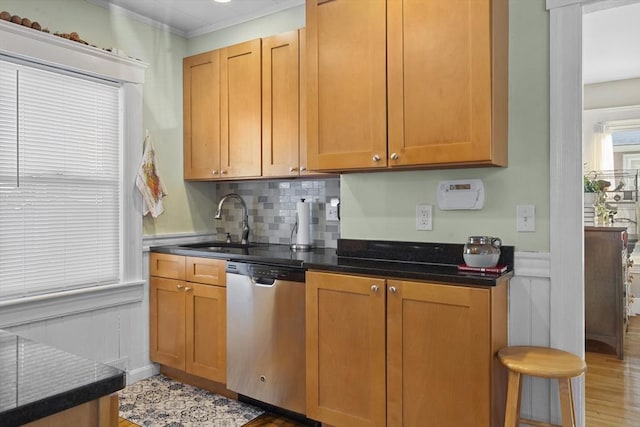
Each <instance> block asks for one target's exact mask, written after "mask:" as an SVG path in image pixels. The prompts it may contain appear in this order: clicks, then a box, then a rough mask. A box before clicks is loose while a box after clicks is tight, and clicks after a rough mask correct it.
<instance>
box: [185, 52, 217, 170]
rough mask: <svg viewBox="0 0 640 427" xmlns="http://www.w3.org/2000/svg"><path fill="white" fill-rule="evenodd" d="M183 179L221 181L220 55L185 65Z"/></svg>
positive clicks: (193, 58)
mask: <svg viewBox="0 0 640 427" xmlns="http://www.w3.org/2000/svg"><path fill="white" fill-rule="evenodd" d="M182 76H183V92H184V93H183V102H184V105H183V108H184V111H183V118H184V123H183V126H184V141H183V146H184V179H194V180H196V179H212V178H218V177H220V53H219V52H218V51H217V50H214V51H212V52H206V53H202V54H200V55H195V56H190V57H188V58H185V59H184V61H183V74H182Z"/></svg>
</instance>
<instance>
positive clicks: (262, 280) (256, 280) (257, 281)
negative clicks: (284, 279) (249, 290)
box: [250, 276, 276, 288]
mask: <svg viewBox="0 0 640 427" xmlns="http://www.w3.org/2000/svg"><path fill="white" fill-rule="evenodd" d="M250 278H251V283H252V284H254V285H256V286H264V287H267V288H271V287H273V285H274V284H275V283H276V279H273V278H270V277H253V276H251V277H250Z"/></svg>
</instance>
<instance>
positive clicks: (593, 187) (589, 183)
mask: <svg viewBox="0 0 640 427" xmlns="http://www.w3.org/2000/svg"><path fill="white" fill-rule="evenodd" d="M597 177H598V176H597V174H596V173H595V172H589V173H588V174H586V175H584V205H585V206H594V205H595V203H596V199H597V198H598V193H599V192H600V188H599V187H598V180H597Z"/></svg>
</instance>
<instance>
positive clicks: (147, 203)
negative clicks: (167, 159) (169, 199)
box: [136, 132, 167, 218]
mask: <svg viewBox="0 0 640 427" xmlns="http://www.w3.org/2000/svg"><path fill="white" fill-rule="evenodd" d="M136 187H138V190H140V193H142V200H143V204H144V206H143V208H142V214H143V215H146V214H148V213H151V216H152V217H154V218H157V217H158V216H159V215H160V214H161V213H162V212H164V207H163V206H162V198H163V197H164V196H166V195H167V190H166V189H165V187H164V185H163V184H162V179H160V173H159V172H158V168H157V166H156V159H155V151H154V149H153V144H152V143H151V137H149V132H147V135H146V137H145V138H144V152H143V154H142V161H141V162H140V168H139V169H138V176H137V177H136Z"/></svg>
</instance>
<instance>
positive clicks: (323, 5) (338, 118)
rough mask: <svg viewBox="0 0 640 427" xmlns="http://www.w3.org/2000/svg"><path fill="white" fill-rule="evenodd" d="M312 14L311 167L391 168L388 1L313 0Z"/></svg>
mask: <svg viewBox="0 0 640 427" xmlns="http://www.w3.org/2000/svg"><path fill="white" fill-rule="evenodd" d="M306 19H307V28H306V29H307V34H306V36H307V44H306V46H307V52H306V56H307V64H306V65H307V94H306V95H307V97H308V99H307V107H308V108H307V127H308V129H307V135H308V140H307V149H308V153H307V159H308V162H309V165H308V167H309V168H310V169H313V170H337V171H341V170H354V169H367V168H384V167H386V166H387V120H386V116H387V108H386V86H387V81H386V15H385V1H384V0H368V1H352V0H334V1H327V2H323V1H317V0H308V1H307V3H306Z"/></svg>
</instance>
